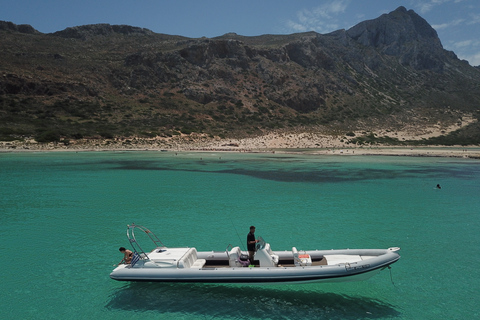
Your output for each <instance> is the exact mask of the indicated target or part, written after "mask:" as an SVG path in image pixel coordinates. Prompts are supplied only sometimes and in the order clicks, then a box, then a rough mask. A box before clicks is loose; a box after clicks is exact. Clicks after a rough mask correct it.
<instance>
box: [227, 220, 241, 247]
mask: <svg viewBox="0 0 480 320" xmlns="http://www.w3.org/2000/svg"><path fill="white" fill-rule="evenodd" d="M230 222H231V223H232V226H233V229H235V233H236V234H237V237H238V240H240V245H241V246H242V249H243V251H245V246H244V245H243V242H242V239H241V238H240V235H239V234H238V231H237V228H236V227H235V224H234V223H233V220H232V218H230Z"/></svg>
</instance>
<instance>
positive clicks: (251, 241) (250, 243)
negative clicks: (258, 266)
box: [247, 226, 258, 264]
mask: <svg viewBox="0 0 480 320" xmlns="http://www.w3.org/2000/svg"><path fill="white" fill-rule="evenodd" d="M257 242H258V240H257V239H255V227H254V226H251V227H250V233H249V234H248V235H247V249H248V258H249V259H250V264H253V256H254V255H255V250H256V249H255V245H256V244H257Z"/></svg>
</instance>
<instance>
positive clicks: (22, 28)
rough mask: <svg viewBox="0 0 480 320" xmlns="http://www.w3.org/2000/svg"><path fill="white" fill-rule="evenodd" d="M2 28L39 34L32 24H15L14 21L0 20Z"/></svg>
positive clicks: (0, 27) (0, 28)
mask: <svg viewBox="0 0 480 320" xmlns="http://www.w3.org/2000/svg"><path fill="white" fill-rule="evenodd" d="M0 30H3V31H15V32H20V33H29V34H38V33H40V32H38V31H37V30H35V29H34V28H33V27H32V26H31V25H29V24H19V25H17V24H14V23H12V22H8V21H0Z"/></svg>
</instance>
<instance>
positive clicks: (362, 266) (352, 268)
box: [345, 264, 370, 270]
mask: <svg viewBox="0 0 480 320" xmlns="http://www.w3.org/2000/svg"><path fill="white" fill-rule="evenodd" d="M345 268H346V269H347V270H358V269H366V268H370V264H364V265H361V266H355V267H352V266H349V267H345Z"/></svg>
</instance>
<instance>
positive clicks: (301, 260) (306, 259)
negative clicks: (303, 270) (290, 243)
mask: <svg viewBox="0 0 480 320" xmlns="http://www.w3.org/2000/svg"><path fill="white" fill-rule="evenodd" d="M292 254H293V262H294V263H295V266H298V267H303V266H311V265H312V257H311V256H310V255H309V254H306V253H305V254H299V253H298V250H297V248H295V247H292Z"/></svg>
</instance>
